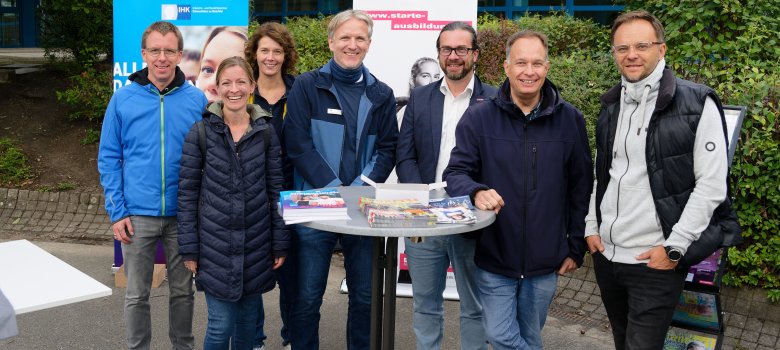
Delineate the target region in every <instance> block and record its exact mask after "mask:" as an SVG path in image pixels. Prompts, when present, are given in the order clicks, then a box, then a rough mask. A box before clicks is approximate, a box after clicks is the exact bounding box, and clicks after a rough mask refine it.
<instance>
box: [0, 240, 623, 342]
mask: <svg viewBox="0 0 780 350" xmlns="http://www.w3.org/2000/svg"><path fill="white" fill-rule="evenodd" d="M34 243H35V244H37V245H39V246H40V247H42V248H43V249H45V250H47V251H49V252H50V253H52V254H53V255H55V256H57V257H58V258H60V259H62V260H63V261H65V262H67V263H69V264H71V265H73V266H75V267H76V268H78V269H79V270H81V271H83V272H85V273H87V274H88V275H90V276H92V277H93V278H95V279H97V280H98V281H100V282H102V283H104V284H106V285H108V286H113V276H112V274H111V269H110V265H111V261H112V254H113V250H112V248H111V247H110V246H107V245H84V244H69V243H52V242H39V241H36V242H34ZM343 277H344V269H343V261H342V259H341V258H340V256H339V255H338V254H336V255H334V259H333V263H332V264H331V268H330V278H329V279H328V288H327V291H326V294H325V298H324V303H323V307H322V311H323V312H322V320H321V321H320V337H321V348H322V349H324V350H331V349H345V348H346V346H345V342H344V334H345V331H344V329H345V328H344V327H345V326H344V325H345V320H346V303H347V296H346V295H345V294H340V293H339V291H338V286H339V283H340V281H341V279H342V278H343ZM56 287H57V286H52V288H56ZM112 291H113V294H112V295H111V296H110V297H104V298H99V299H94V300H89V301H84V302H81V303H77V304H71V305H66V306H60V307H56V308H52V309H47V310H41V311H35V312H31V313H27V314H23V315H19V317H18V318H17V322H18V326H19V331H20V335H19V336H17V337H15V338H11V339H5V340H0V349H2V350H6V349H7V350H12V349H14V350H15V349H18V350H33V349H80V350H87V349H96V350H98V349H100V350H103V349H120V348H122V346H123V344H124V342H123V339H124V338H123V337H124V328H123V322H122V302H123V296H124V289H120V288H113V290H112ZM167 295H168V291H167V284H166V283H163V285H162V286H161V287H160V288H156V289H154V290H153V292H152V297H151V302H152V318H153V325H154V328H153V329H154V331H153V332H154V333H153V336H152V337H153V340H152V349H164V348H166V347H168V343H167V335H166V333H167V327H168V323H167V313H166V312H165V311H166V309H167V308H166V304H167ZM264 300H265V303H266V320H267V321H266V322H267V323H266V332H267V334H269V339H268V344H267V345H268V346H267V349H269V350H272V349H281V344H280V338H279V336H278V334H279V327H280V324H281V321H280V318H279V311H278V302H277V300H278V294H277V291H276V290H274V291H273V292H270V293H268V294H266V295H265V296H264ZM195 302H196V305H195V321H194V333H195V337H196V347H197V348H201V347H202V343H203V339H202V338H203V334H204V332H205V326H206V310H205V300H204V298H203V294H202V293H197V294H196V300H195ZM457 305H458V304H457V303H456V302H447V303H446V311H445V312H446V314H447V315H448V317H447V318H446V322H447V323H446V326H445V343H444V345H443V347H442V349H459V348H460V344H459V339H458V338H459V337H458V333H457V330H458V324H457V317H455V315H456V314H457ZM397 308H398V314H397V317H396V349H414V347H415V346H414V335H413V332H412V327H411V299H408V298H398V301H397ZM583 333H584V334H583ZM544 341H545V345H546V347H547V348H548V349H585V350H597V349H609V348H613V345H612V340H611V335H610V334H608V333H607V332H605V331H604V330H602V329H597V328H592V327H589V326H585V325H582V324H579V323H576V322H572V321H569V320H566V319H562V318H558V317H555V316H551V317H549V318H548V322H547V326H546V327H545V328H544Z"/></svg>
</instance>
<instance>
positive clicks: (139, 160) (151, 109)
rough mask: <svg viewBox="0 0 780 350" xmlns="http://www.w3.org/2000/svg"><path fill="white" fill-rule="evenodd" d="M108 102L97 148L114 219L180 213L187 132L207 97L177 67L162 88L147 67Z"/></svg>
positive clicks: (132, 76) (102, 180) (109, 214)
mask: <svg viewBox="0 0 780 350" xmlns="http://www.w3.org/2000/svg"><path fill="white" fill-rule="evenodd" d="M129 79H130V80H131V81H132V82H133V83H132V84H130V85H128V86H125V87H123V88H121V89H119V90H117V91H116V92H115V93H114V96H112V97H111V101H110V102H109V103H108V108H107V109H106V115H105V117H104V119H103V128H102V132H101V135H100V146H99V148H98V171H99V172H100V184H101V185H102V186H103V193H104V194H105V197H106V203H105V207H106V212H107V213H108V216H109V218H110V219H111V222H117V221H119V220H121V219H123V218H126V217H128V216H130V215H144V216H176V193H177V191H178V187H179V160H180V158H181V147H182V143H184V136H185V135H186V134H187V131H189V130H190V127H191V126H192V125H193V124H194V123H195V122H196V121H197V120H199V119H200V118H201V116H200V115H201V112H202V111H203V109H204V108H205V107H206V102H207V101H206V97H205V96H203V93H202V92H201V91H200V90H198V89H197V88H196V87H194V86H192V85H191V84H187V83H185V79H184V73H182V71H181V70H180V69H179V68H178V67H177V68H176V76H175V78H174V80H173V82H172V83H171V84H170V85H169V86H168V87H166V88H165V89H163V91H159V90H158V89H157V88H156V87H155V86H154V84H152V83H151V82H150V81H149V78H148V68H144V69H143V70H140V71H138V72H135V73H133V74H132V75H130V77H129Z"/></svg>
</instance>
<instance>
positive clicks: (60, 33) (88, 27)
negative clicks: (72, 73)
mask: <svg viewBox="0 0 780 350" xmlns="http://www.w3.org/2000/svg"><path fill="white" fill-rule="evenodd" d="M112 6H113V2H112V1H111V0H46V1H42V2H41V4H40V6H39V8H38V16H39V18H40V21H41V36H40V40H41V47H43V48H44V50H45V55H46V57H48V58H49V59H51V60H57V59H58V57H63V56H65V57H73V59H74V62H73V63H74V65H75V66H77V67H79V66H80V67H92V66H93V65H94V64H95V63H96V62H99V61H101V60H102V59H104V58H107V59H108V60H109V61H111V53H112V52H113V33H114V30H113V25H112V17H111V16H112V9H113V7H112Z"/></svg>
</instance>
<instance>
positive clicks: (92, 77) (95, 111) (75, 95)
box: [57, 68, 113, 121]
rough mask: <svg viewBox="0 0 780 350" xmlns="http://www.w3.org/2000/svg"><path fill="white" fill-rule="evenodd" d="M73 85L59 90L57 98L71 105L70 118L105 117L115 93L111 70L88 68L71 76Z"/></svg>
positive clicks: (94, 118)
mask: <svg viewBox="0 0 780 350" xmlns="http://www.w3.org/2000/svg"><path fill="white" fill-rule="evenodd" d="M69 79H70V82H71V85H70V87H68V88H67V89H65V90H63V91H57V100H58V101H60V102H61V103H64V104H66V105H69V106H71V111H70V113H69V114H68V118H69V119H70V120H89V121H97V120H100V118H102V117H103V113H104V112H105V111H106V106H107V105H108V101H109V100H110V99H111V94H112V93H113V91H112V89H111V86H112V85H111V80H112V76H111V72H110V71H108V70H105V69H104V70H97V69H94V68H87V69H85V70H84V71H82V72H81V73H79V74H76V75H73V76H71V77H70V78H69Z"/></svg>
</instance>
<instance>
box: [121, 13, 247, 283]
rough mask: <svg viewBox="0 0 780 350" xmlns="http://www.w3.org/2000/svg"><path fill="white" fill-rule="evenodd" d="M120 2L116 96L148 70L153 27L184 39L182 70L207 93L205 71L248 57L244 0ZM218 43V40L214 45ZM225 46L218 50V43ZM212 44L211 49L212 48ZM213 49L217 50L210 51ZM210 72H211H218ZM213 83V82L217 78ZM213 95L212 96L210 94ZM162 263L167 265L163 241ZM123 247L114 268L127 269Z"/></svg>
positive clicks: (207, 80)
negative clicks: (144, 51) (148, 33)
mask: <svg viewBox="0 0 780 350" xmlns="http://www.w3.org/2000/svg"><path fill="white" fill-rule="evenodd" d="M170 2H171V1H170V0H114V9H113V10H114V66H113V72H114V81H113V87H114V91H116V90H117V89H119V88H121V87H123V86H125V85H128V84H130V81H129V80H128V77H129V76H130V74H133V73H134V72H135V71H138V70H141V69H143V68H145V67H146V63H144V61H143V58H142V56H141V37H142V36H143V32H144V30H145V29H146V27H148V26H149V25H150V24H152V23H154V22H156V21H161V20H162V21H168V22H171V23H173V24H175V25H176V26H177V27H178V28H179V30H180V31H181V32H182V37H183V38H184V40H183V41H184V54H183V57H182V60H181V63H179V67H180V68H181V69H182V71H184V73H185V75H186V76H187V80H188V81H189V82H190V83H191V84H195V85H196V86H199V88H200V89H201V90H204V91H206V90H207V89H210V86H211V85H214V82H213V81H209V79H208V78H207V77H211V76H213V75H212V74H206V75H203V76H201V74H200V72H201V71H209V70H210V69H213V71H216V68H217V66H218V65H219V63H220V62H222V59H224V58H225V57H230V56H236V55H240V56H243V55H244V44H245V43H246V40H247V25H248V18H249V6H248V5H247V2H246V1H238V0H219V1H214V0H189V1H187V2H186V3H184V4H172V3H170ZM212 39H213V40H212ZM217 43H218V44H219V45H216V44H217ZM207 44H208V45H207ZM208 47H212V49H211V50H206V49H207V48H208ZM213 71H209V72H213ZM211 80H213V78H212V79H211ZM206 96H209V93H206ZM157 248H158V249H157V258H156V260H155V262H156V263H160V264H164V263H165V258H164V255H163V253H162V251H163V250H162V244H161V243H160V242H158V247H157ZM122 263H123V261H122V246H121V243H120V242H119V241H116V240H115V241H114V269H118V268H119V267H120V266H122Z"/></svg>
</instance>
